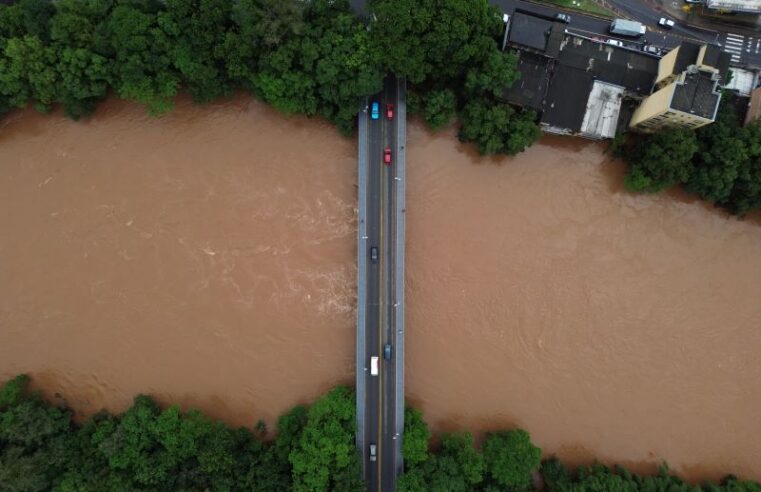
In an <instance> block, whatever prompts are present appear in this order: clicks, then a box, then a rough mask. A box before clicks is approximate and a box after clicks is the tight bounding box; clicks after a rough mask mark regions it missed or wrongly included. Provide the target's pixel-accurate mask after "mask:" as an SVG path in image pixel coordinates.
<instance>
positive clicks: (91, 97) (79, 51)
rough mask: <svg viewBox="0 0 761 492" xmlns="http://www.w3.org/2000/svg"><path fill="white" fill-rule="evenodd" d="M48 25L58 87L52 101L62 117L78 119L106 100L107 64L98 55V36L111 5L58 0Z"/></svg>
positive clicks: (109, 75) (97, 1) (96, 0)
mask: <svg viewBox="0 0 761 492" xmlns="http://www.w3.org/2000/svg"><path fill="white" fill-rule="evenodd" d="M56 9H57V12H56V14H55V15H54V16H53V18H52V20H51V22H50V25H51V28H50V29H51V39H52V49H53V51H54V52H55V53H56V59H57V62H56V64H55V69H56V71H57V72H58V77H59V83H58V85H57V88H56V89H57V90H56V100H57V101H59V102H60V103H61V104H63V106H64V110H65V111H66V114H67V115H68V116H69V117H71V118H73V119H79V118H80V117H82V116H86V115H88V114H90V113H92V112H93V111H94V110H95V107H96V106H97V104H98V102H100V101H102V100H103V99H105V98H106V95H107V93H108V86H109V83H110V81H111V78H112V71H111V68H110V62H109V60H108V58H106V56H103V55H102V54H100V53H99V52H98V44H99V43H102V39H101V36H100V33H99V29H100V28H101V26H102V24H103V22H104V21H105V20H106V18H107V17H108V15H109V13H110V9H111V3H110V2H103V1H100V0H59V1H58V2H57V3H56Z"/></svg>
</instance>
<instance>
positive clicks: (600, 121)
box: [503, 0, 761, 139]
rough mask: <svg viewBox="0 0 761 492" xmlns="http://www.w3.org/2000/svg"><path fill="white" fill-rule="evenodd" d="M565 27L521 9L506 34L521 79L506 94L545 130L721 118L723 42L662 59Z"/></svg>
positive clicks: (589, 131) (602, 133)
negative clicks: (532, 114)
mask: <svg viewBox="0 0 761 492" xmlns="http://www.w3.org/2000/svg"><path fill="white" fill-rule="evenodd" d="M759 1H761V0H759ZM566 27H567V26H566V24H564V23H562V22H559V21H557V20H556V19H554V18H552V17H547V16H543V15H539V14H535V13H533V12H526V11H522V10H520V9H516V10H515V12H514V14H513V16H512V18H511V19H510V22H509V25H508V31H507V33H506V38H505V39H506V42H507V44H509V45H510V46H511V47H512V48H515V49H516V50H517V52H518V69H519V70H520V72H521V77H520V79H519V80H518V81H517V82H516V83H515V84H514V85H513V86H512V87H511V88H509V89H507V90H506V91H505V93H504V94H503V97H504V99H505V100H506V101H507V102H509V103H511V104H515V105H517V106H521V107H523V108H530V109H532V110H534V111H536V112H537V114H539V123H540V125H541V127H542V129H543V130H544V131H546V132H550V133H558V134H563V135H578V136H583V137H586V138H591V139H605V138H612V137H614V136H615V134H616V133H617V132H620V131H626V130H629V129H633V130H638V131H643V132H649V131H654V130H656V129H658V128H661V127H681V128H697V127H699V126H702V125H705V124H708V123H711V122H712V121H714V119H715V118H716V113H717V111H718V106H719V101H720V100H721V95H720V92H719V87H720V84H721V83H722V82H723V81H724V80H725V79H726V75H727V73H728V71H729V63H730V61H731V56H730V55H729V54H728V53H725V52H723V51H721V48H720V47H718V46H715V45H706V44H696V43H690V42H683V43H682V44H681V45H680V46H679V47H677V48H675V49H673V50H671V51H670V52H669V53H668V54H667V55H666V56H664V57H662V58H660V57H659V56H658V55H656V54H653V53H649V52H645V51H640V50H639V49H635V48H631V47H626V46H618V45H615V44H610V43H607V42H605V39H600V38H596V37H595V38H593V37H588V36H584V35H580V34H575V33H570V32H568V31H567V29H566ZM737 83H738V85H743V86H744V85H745V82H744V81H742V82H741V81H740V80H739V78H738V80H737Z"/></svg>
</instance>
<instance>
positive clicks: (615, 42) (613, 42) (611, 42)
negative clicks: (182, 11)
mask: <svg viewBox="0 0 761 492" xmlns="http://www.w3.org/2000/svg"><path fill="white" fill-rule="evenodd" d="M605 42H606V43H608V44H609V45H611V46H618V47H619V48H623V46H624V43H622V42H621V41H619V40H618V39H608V40H607V41H605Z"/></svg>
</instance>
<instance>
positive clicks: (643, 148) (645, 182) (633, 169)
mask: <svg viewBox="0 0 761 492" xmlns="http://www.w3.org/2000/svg"><path fill="white" fill-rule="evenodd" d="M697 151H698V144H697V139H696V138H695V132H693V131H689V130H667V131H664V132H662V133H657V134H655V135H653V136H650V137H646V138H644V139H642V140H641V141H640V142H638V143H637V144H636V145H635V146H634V149H633V151H632V155H631V158H630V160H629V165H630V169H629V172H628V173H627V174H626V176H625V178H624V183H625V184H626V187H627V188H628V189H629V190H630V191H644V192H649V193H655V192H658V191H662V190H664V189H666V188H669V187H671V186H673V185H675V184H681V183H685V182H686V181H687V180H688V179H689V178H690V175H691V174H692V172H693V170H694V165H693V163H692V157H693V156H694V155H695V152H697Z"/></svg>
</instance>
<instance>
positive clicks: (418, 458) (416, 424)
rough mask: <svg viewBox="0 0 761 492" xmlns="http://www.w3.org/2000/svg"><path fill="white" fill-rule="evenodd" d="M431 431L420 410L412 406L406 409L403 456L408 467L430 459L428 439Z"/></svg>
mask: <svg viewBox="0 0 761 492" xmlns="http://www.w3.org/2000/svg"><path fill="white" fill-rule="evenodd" d="M430 438H431V431H429V430H428V425H427V424H426V423H425V420H423V414H422V412H420V410H417V409H414V408H412V407H407V408H405V409H404V437H403V440H402V456H404V463H405V466H407V467H414V466H416V465H419V464H420V463H423V462H424V461H425V460H427V459H428V441H429V439H430Z"/></svg>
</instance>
